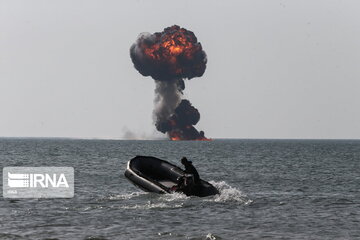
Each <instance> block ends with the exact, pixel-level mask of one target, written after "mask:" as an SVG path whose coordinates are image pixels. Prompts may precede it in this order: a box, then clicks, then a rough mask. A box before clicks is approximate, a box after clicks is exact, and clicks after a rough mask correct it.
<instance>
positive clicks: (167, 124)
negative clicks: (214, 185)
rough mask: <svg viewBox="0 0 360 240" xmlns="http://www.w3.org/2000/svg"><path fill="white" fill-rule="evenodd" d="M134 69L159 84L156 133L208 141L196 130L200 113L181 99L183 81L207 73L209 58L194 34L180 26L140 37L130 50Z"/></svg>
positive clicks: (155, 112)
mask: <svg viewBox="0 0 360 240" xmlns="http://www.w3.org/2000/svg"><path fill="white" fill-rule="evenodd" d="M130 57H131V60H132V61H133V63H134V67H135V68H136V69H137V70H138V71H139V72H140V73H141V74H142V75H143V76H151V77H152V78H153V79H154V80H155V83H156V88H155V95H156V96H155V101H154V102H155V109H154V112H153V115H154V121H155V126H156V129H157V130H158V131H160V132H162V133H167V134H168V136H169V138H170V139H171V140H209V139H207V138H206V137H205V135H204V132H203V131H200V132H199V131H198V130H196V128H195V127H194V125H196V123H197V122H198V121H199V120H200V113H199V111H198V110H197V109H196V108H195V107H193V106H192V105H191V103H190V101H189V100H186V99H182V95H183V90H184V89H185V83H184V79H189V80H190V79H192V78H194V77H201V76H202V75H203V74H204V72H205V69H206V62H207V59H206V54H205V52H204V51H203V50H202V46H201V44H200V43H199V42H198V41H197V38H196V36H195V35H194V33H193V32H191V31H188V30H186V29H185V28H180V27H179V26H177V25H174V26H172V27H168V28H165V29H164V31H163V32H156V33H154V34H149V33H143V34H140V36H139V38H138V39H137V41H136V43H134V44H133V45H132V46H131V48H130Z"/></svg>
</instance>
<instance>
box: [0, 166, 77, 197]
mask: <svg viewBox="0 0 360 240" xmlns="http://www.w3.org/2000/svg"><path fill="white" fill-rule="evenodd" d="M3 197H4V198H72V197H74V168H73V167H4V168H3Z"/></svg>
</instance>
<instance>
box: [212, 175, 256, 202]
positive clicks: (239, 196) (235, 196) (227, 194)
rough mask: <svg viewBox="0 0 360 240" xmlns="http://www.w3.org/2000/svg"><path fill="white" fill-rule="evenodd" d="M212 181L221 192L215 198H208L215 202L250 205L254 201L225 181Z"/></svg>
mask: <svg viewBox="0 0 360 240" xmlns="http://www.w3.org/2000/svg"><path fill="white" fill-rule="evenodd" d="M210 183H211V184H212V185H214V186H215V187H216V188H217V189H218V190H219V192H220V194H217V195H215V196H214V197H213V198H208V199H207V200H210V201H214V202H237V203H240V204H244V205H249V204H251V203H252V202H253V200H251V199H250V198H248V196H247V195H246V194H245V193H243V192H241V191H240V190H239V189H237V188H234V187H232V186H230V185H229V184H227V183H226V182H225V181H220V182H215V181H210Z"/></svg>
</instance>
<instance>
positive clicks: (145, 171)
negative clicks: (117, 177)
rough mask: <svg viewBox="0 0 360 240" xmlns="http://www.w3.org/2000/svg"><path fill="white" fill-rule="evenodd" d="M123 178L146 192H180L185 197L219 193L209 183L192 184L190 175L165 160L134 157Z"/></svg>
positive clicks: (128, 164)
mask: <svg viewBox="0 0 360 240" xmlns="http://www.w3.org/2000/svg"><path fill="white" fill-rule="evenodd" d="M125 177H126V178H127V179H129V181H130V182H132V183H133V184H135V185H136V186H138V187H139V188H141V189H142V190H144V191H146V192H155V193H173V192H182V193H184V194H186V195H187V196H198V197H206V196H211V195H215V194H218V193H219V191H218V190H217V189H216V188H215V187H214V186H213V185H211V184H210V183H208V182H206V181H204V180H200V183H197V184H195V183H193V182H192V180H191V178H192V177H193V176H192V175H189V174H186V173H185V172H184V171H183V170H182V169H181V168H179V167H177V166H175V165H174V164H171V163H169V162H167V161H165V160H161V159H159V158H155V157H148V156H136V157H134V158H133V159H131V160H130V161H129V162H128V163H127V168H126V170H125Z"/></svg>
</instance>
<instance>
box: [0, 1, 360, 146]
mask: <svg viewBox="0 0 360 240" xmlns="http://www.w3.org/2000/svg"><path fill="white" fill-rule="evenodd" d="M174 24H177V25H180V26H181V27H184V28H186V29H188V30H191V31H193V32H194V33H195V35H196V36H197V38H198V41H199V42H201V44H202V47H203V49H204V51H205V52H206V53H207V57H208V63H207V69H206V71H205V74H204V75H203V76H202V77H200V78H194V79H191V80H186V81H185V85H186V89H185V91H184V97H185V98H188V99H190V101H191V102H192V104H193V105H194V106H195V107H196V108H197V109H198V110H199V112H200V114H201V119H200V121H199V123H198V124H197V125H196V128H197V129H198V130H204V131H205V133H206V136H207V137H210V138H274V139H289V138H291V139H359V138H360V81H359V80H360V44H359V42H360V2H359V1H357V0H347V1H342V0H336V1H335V0H317V1H313V0H292V1H288V0H237V1H230V0H228V1H218V0H216V1H214V0H197V1H194V0H189V1H187V0H183V1H170V0H166V1H165V0H124V1H114V0H107V1H103V0H83V1H80V0H76V1H74V0H54V1H47V0H42V1H40V0H22V1H20V0H0V111H1V115H0V116H1V117H0V136H1V137H70V138H104V139H122V138H124V137H129V136H130V135H131V136H137V137H138V138H152V137H154V136H157V137H158V136H160V135H159V134H155V127H154V126H153V119H152V111H153V107H154V103H153V101H154V88H155V84H154V81H153V80H152V79H151V78H150V77H144V76H142V75H141V74H139V73H138V72H137V71H136V70H135V69H134V67H133V64H132V62H131V59H130V56H129V49H130V46H131V45H132V44H133V43H134V42H135V40H136V38H137V37H138V35H139V34H140V33H142V32H150V33H154V32H159V31H162V30H163V29H164V28H165V27H168V26H171V25H174Z"/></svg>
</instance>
